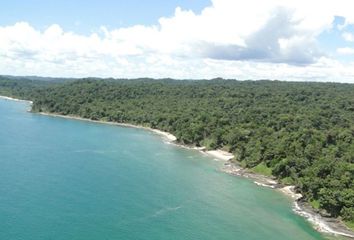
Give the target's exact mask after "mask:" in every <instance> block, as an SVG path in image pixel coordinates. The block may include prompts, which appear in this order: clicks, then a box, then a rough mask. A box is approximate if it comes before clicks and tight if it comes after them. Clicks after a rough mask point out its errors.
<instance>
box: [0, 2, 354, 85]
mask: <svg viewBox="0 0 354 240" xmlns="http://www.w3.org/2000/svg"><path fill="white" fill-rule="evenodd" d="M0 8H1V16H0V61H1V64H0V74H9V75H39V76H53V77H87V76H96V77H118V78H119V77H124V78H135V77H154V78H165V77H172V78H179V79H181V78H183V79H201V78H207V79H210V78H215V77H223V78H233V79H279V80H289V81H337V82H354V15H353V14H352V11H351V9H352V2H351V0H336V1H325V2H318V1H308V0H297V1H294V0H265V1H259V0H247V1H241V0H179V1H178V0H169V1H162V0H151V1H138V0H130V1H119V0H117V1H113V0H105V1H104V0H101V1H99V0H87V1H69V0H62V1H44V0H27V1H20V0H12V1H2V2H1V3H0ZM314 9H316V11H314Z"/></svg>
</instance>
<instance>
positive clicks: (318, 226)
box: [221, 161, 354, 239]
mask: <svg viewBox="0 0 354 240" xmlns="http://www.w3.org/2000/svg"><path fill="white" fill-rule="evenodd" d="M221 171H222V172H225V173H227V174H230V175H232V176H239V177H244V178H248V179H251V180H252V181H253V182H254V183H255V184H257V185H259V186H262V187H268V188H272V189H274V190H277V191H279V192H280V193H282V194H284V195H285V196H287V197H288V198H290V199H291V200H292V201H293V211H294V212H295V213H296V214H298V215H300V216H302V217H303V218H305V219H306V220H307V221H308V222H309V223H310V224H311V225H312V226H313V228H314V229H315V230H316V231H318V232H320V233H325V234H329V235H332V236H340V237H344V238H345V239H354V233H353V231H351V230H350V229H349V228H348V227H347V226H345V224H344V223H343V222H342V221H340V220H338V219H335V218H330V217H324V216H322V215H321V214H320V213H319V211H318V210H316V209H314V208H312V207H311V206H310V204H309V203H307V202H306V201H304V200H303V196H302V195H301V194H300V193H297V192H296V191H295V186H284V185H282V184H280V183H279V182H278V181H276V179H274V178H272V177H268V176H264V175H261V174H257V173H252V172H250V171H249V170H248V169H245V168H242V167H241V166H239V165H237V164H235V163H232V162H231V161H228V162H226V163H225V164H224V167H223V168H222V169H221Z"/></svg>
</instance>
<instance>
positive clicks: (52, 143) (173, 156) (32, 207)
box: [0, 100, 324, 240]
mask: <svg viewBox="0 0 354 240" xmlns="http://www.w3.org/2000/svg"><path fill="white" fill-rule="evenodd" d="M28 108H29V104H28V103H24V102H15V101H8V100H0V239H3V240H20V239H21V240H40V239H45V240H47V239H50V240H61V239H63V240H64V239H65V240H68V239H75V240H76V239H77V240H81V239H82V240H105V239H107V240H111V239H112V240H115V239H126V240H139V239H149V240H158V239H193V240H198V239H200V240H208V239H213V240H215V239H218V240H222V239H233V240H235V239H240V240H256V239H259V240H266V239H271V240H287V239H288V240H312V239H324V237H323V236H321V235H320V234H319V233H318V232H316V231H315V230H314V229H313V228H312V227H311V226H310V224H309V223H308V222H307V221H306V220H305V219H303V218H302V217H300V216H298V215H296V214H294V213H293V211H292V202H291V200H290V199H288V198H287V197H286V196H284V195H282V194H281V193H279V192H277V191H276V190H273V189H268V188H264V187H260V186H257V185H256V184H254V183H253V182H251V181H250V180H248V179H244V178H241V177H233V176H229V175H227V174H225V173H222V172H221V171H220V170H219V169H220V168H221V167H222V165H223V162H222V161H216V160H215V159H213V158H212V157H210V156H206V155H203V154H201V153H200V152H198V151H194V150H190V149H185V148H182V147H179V146H176V145H173V144H168V143H166V142H165V141H164V140H163V138H162V137H161V136H159V135H157V134H155V133H153V132H150V131H147V130H143V129H136V128H128V127H118V126H114V125H108V124H99V123H91V122H85V121H78V120H70V119H63V118H57V117H50V116H42V115H38V114H33V113H29V112H27V110H28Z"/></svg>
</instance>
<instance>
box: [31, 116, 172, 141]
mask: <svg viewBox="0 0 354 240" xmlns="http://www.w3.org/2000/svg"><path fill="white" fill-rule="evenodd" d="M35 114H39V115H43V116H49V117H58V118H66V119H72V120H79V121H85V122H92V123H99V124H109V125H114V126H119V127H129V128H136V129H144V130H148V131H150V132H153V133H156V134H157V135H160V136H162V137H163V138H164V139H165V140H167V141H168V142H175V141H176V140H177V138H176V136H174V135H173V134H171V133H169V132H164V131H161V130H158V129H155V128H150V127H144V126H139V125H134V124H130V123H117V122H109V121H100V120H92V119H88V118H82V117H78V116H73V115H61V114H55V113H46V112H39V113H35Z"/></svg>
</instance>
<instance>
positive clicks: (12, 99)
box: [0, 96, 33, 104]
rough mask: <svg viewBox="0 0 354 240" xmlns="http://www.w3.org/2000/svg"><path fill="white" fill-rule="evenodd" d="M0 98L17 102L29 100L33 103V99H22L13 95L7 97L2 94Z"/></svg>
mask: <svg viewBox="0 0 354 240" xmlns="http://www.w3.org/2000/svg"><path fill="white" fill-rule="evenodd" d="M0 99H5V100H10V101H17V102H29V103H31V104H33V102H32V101H28V100H22V99H17V98H12V97H6V96H0Z"/></svg>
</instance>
